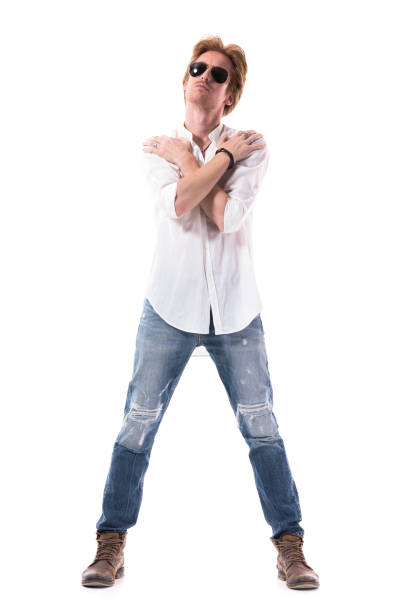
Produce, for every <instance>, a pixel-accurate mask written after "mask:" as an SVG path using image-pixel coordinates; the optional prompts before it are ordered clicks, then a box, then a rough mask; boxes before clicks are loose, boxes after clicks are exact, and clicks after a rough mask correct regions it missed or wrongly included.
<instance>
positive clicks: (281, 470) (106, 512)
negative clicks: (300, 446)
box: [96, 298, 304, 537]
mask: <svg viewBox="0 0 408 612" xmlns="http://www.w3.org/2000/svg"><path fill="white" fill-rule="evenodd" d="M198 345H204V346H205V348H206V349H207V351H208V353H209V355H210V357H211V359H212V360H213V361H214V363H215V366H216V368H217V370H218V374H219V376H220V378H221V380H222V382H223V384H224V387H225V389H226V392H227V395H228V399H229V402H230V404H231V406H232V409H233V411H234V414H235V417H236V423H237V426H238V427H239V430H240V431H241V433H242V435H243V436H244V439H245V441H246V443H247V444H248V447H249V459H250V462H251V464H252V468H253V472H254V476H255V484H256V487H257V490H258V494H259V499H260V502H261V506H262V510H263V513H264V517H265V520H266V522H267V523H268V524H269V525H270V526H271V528H272V535H273V537H279V535H280V534H281V533H283V532H290V533H295V534H297V535H302V536H303V534H304V530H303V528H302V527H301V526H300V525H299V521H301V520H302V516H301V511H300V505H299V497H298V491H297V489H296V485H295V482H294V480H293V478H292V474H291V470H290V467H289V463H288V459H287V456H286V451H285V447H284V443H283V439H282V437H281V436H280V433H279V429H278V423H277V421H276V418H275V415H274V412H273V410H272V405H273V392H272V386H271V382H270V376H269V370H268V360H267V355H266V348H265V341H264V330H263V325H262V321H261V316H260V314H258V315H257V316H256V317H255V318H254V319H253V320H252V321H251V322H250V323H249V325H248V326H247V327H246V328H245V329H242V330H241V331H238V332H235V333H231V334H219V335H215V334H214V324H213V319H212V312H211V318H210V329H209V333H208V334H195V333H190V332H185V331H182V330H180V329H177V328H176V327H173V326H172V325H169V324H168V323H166V321H164V320H163V319H162V318H161V317H160V316H159V314H158V313H157V312H156V311H155V310H154V309H153V307H152V305H151V303H150V302H149V300H148V299H147V298H145V300H144V305H143V312H142V315H141V318H140V323H139V328H138V332H137V337H136V350H135V355H134V363H133V375H132V378H131V380H130V383H129V387H128V392H127V398H126V404H125V409H124V418H123V423H122V427H121V429H120V431H119V433H118V435H117V438H116V440H115V443H114V447H113V452H112V458H111V465H110V469H109V473H108V476H107V479H106V484H105V489H104V492H103V502H102V515H101V516H100V518H99V520H98V522H97V523H96V528H97V529H99V530H100V531H120V532H123V531H126V530H127V529H129V528H130V527H132V526H133V525H135V523H136V521H137V517H138V514H139V509H140V504H141V502H142V495H143V481H144V476H145V473H146V470H147V467H148V465H149V459H150V453H151V450H152V446H153V442H154V438H155V435H156V432H157V430H158V427H159V425H160V422H161V420H162V418H163V415H164V413H165V411H166V409H167V406H168V405H169V402H170V399H171V396H172V395H173V392H174V390H175V388H176V386H177V383H178V381H179V379H180V377H181V374H182V373H183V370H184V368H185V366H186V364H187V362H188V360H189V358H190V356H191V354H192V352H193V350H194V349H195V347H196V346H198ZM180 442H181V440H180Z"/></svg>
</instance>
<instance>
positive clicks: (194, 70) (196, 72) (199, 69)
mask: <svg viewBox="0 0 408 612" xmlns="http://www.w3.org/2000/svg"><path fill="white" fill-rule="evenodd" d="M206 68H207V64H204V62H193V63H192V64H191V65H190V74H191V76H192V77H196V76H200V74H203V72H204V71H205V69H206Z"/></svg>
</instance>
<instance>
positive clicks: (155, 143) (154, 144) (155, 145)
mask: <svg viewBox="0 0 408 612" xmlns="http://www.w3.org/2000/svg"><path fill="white" fill-rule="evenodd" d="M153 146H154V148H155V149H157V147H158V146H159V145H158V144H157V142H156V141H155V142H154V143H153Z"/></svg>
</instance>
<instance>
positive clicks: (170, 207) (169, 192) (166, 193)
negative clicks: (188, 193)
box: [160, 181, 180, 219]
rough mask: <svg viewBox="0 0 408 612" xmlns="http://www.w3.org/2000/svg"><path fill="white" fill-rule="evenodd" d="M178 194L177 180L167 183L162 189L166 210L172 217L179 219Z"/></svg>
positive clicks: (162, 198) (161, 195) (161, 193)
mask: <svg viewBox="0 0 408 612" xmlns="http://www.w3.org/2000/svg"><path fill="white" fill-rule="evenodd" d="M176 194H177V181H175V182H174V183H169V184H168V185H165V186H164V187H162V188H161V190H160V198H161V201H162V204H163V206H164V210H165V212H166V214H167V216H168V217H170V219H179V218H180V217H178V216H177V213H176V207H175V199H176Z"/></svg>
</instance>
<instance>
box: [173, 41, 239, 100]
mask: <svg viewBox="0 0 408 612" xmlns="http://www.w3.org/2000/svg"><path fill="white" fill-rule="evenodd" d="M195 61H196V62H205V63H206V64H208V68H207V69H206V70H205V72H203V73H202V74H200V75H199V76H195V77H193V76H191V75H189V78H188V81H187V82H186V83H184V84H183V88H184V91H185V97H186V102H190V103H195V104H199V105H200V106H202V107H203V108H205V109H212V110H214V109H216V110H217V109H221V110H223V109H224V106H225V105H226V104H232V102H233V96H231V95H230V94H227V89H228V86H229V84H230V82H231V71H232V68H233V66H232V62H231V60H230V59H229V57H227V56H226V55H224V54H223V53H220V52H219V51H206V52H205V53H202V54H201V55H200V56H199V57H198V58H197V59H196V60H195ZM213 66H220V67H221V68H225V69H226V70H227V71H228V78H227V80H226V81H225V83H217V81H214V79H213V76H212V74H211V68H212V67H213ZM199 85H201V87H199Z"/></svg>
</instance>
